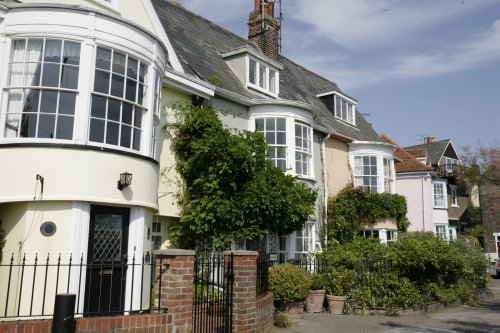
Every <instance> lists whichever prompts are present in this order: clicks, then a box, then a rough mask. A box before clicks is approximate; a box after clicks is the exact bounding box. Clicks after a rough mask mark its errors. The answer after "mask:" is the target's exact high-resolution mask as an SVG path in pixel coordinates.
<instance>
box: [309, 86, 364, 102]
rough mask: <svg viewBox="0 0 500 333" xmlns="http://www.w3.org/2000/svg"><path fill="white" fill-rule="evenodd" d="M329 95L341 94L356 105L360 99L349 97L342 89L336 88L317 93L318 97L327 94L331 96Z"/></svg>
mask: <svg viewBox="0 0 500 333" xmlns="http://www.w3.org/2000/svg"><path fill="white" fill-rule="evenodd" d="M329 95H339V96H340V97H342V98H344V99H346V100H348V101H349V102H351V103H353V104H354V105H357V104H358V101H357V100H355V99H354V98H352V97H349V96H347V95H346V94H343V93H341V92H340V91H336V90H332V91H327V92H324V93H321V94H317V95H316V97H318V98H320V97H325V96H329Z"/></svg>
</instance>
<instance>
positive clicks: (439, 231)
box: [434, 224, 449, 240]
mask: <svg viewBox="0 0 500 333" xmlns="http://www.w3.org/2000/svg"><path fill="white" fill-rule="evenodd" d="M434 233H435V234H436V236H438V237H439V238H441V239H443V240H448V237H449V231H448V225H447V224H434Z"/></svg>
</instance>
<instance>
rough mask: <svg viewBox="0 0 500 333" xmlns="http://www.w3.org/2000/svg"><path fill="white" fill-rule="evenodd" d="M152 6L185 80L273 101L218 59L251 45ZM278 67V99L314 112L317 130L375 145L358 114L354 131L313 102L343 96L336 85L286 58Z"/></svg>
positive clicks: (162, 5)
mask: <svg viewBox="0 0 500 333" xmlns="http://www.w3.org/2000/svg"><path fill="white" fill-rule="evenodd" d="M151 2H152V4H153V7H154V8H155V10H156V13H157V15H158V17H159V19H160V21H161V23H162V25H163V28H164V29H165V32H166V34H167V36H168V38H169V40H170V43H171V44H172V46H173V48H174V50H175V52H176V54H177V56H178V57H179V58H180V59H179V60H180V62H181V64H182V67H183V69H184V71H185V73H186V74H189V75H192V76H196V77H198V78H199V79H201V80H204V81H207V82H209V81H210V78H211V77H217V78H218V79H220V84H219V85H218V87H220V88H222V89H225V90H229V91H231V92H233V93H236V94H239V95H241V96H244V97H247V98H254V99H262V98H266V99H269V98H271V99H272V97H269V96H267V95H263V94H261V93H259V92H257V91H253V90H250V89H247V88H246V87H245V86H244V84H243V83H242V82H241V81H240V80H239V79H238V78H237V77H236V75H235V74H234V73H233V71H232V70H231V68H230V67H229V66H228V64H227V63H226V61H225V60H224V59H223V58H222V56H221V54H223V53H225V52H228V51H232V50H235V49H238V48H241V47H244V46H246V47H251V48H254V49H255V47H254V46H253V44H252V43H250V42H249V41H248V40H246V39H244V38H242V37H240V36H237V35H235V34H233V33H231V32H230V31H227V30H226V29H224V28H222V27H220V26H218V25H216V24H214V23H213V22H210V21H209V20H207V19H205V18H203V17H201V16H199V15H196V14H194V13H192V12H190V11H188V10H186V9H184V8H182V7H179V6H178V5H175V4H172V3H170V2H167V1H165V0H152V1H151ZM242 24H246V22H242ZM258 52H260V51H258ZM279 62H280V63H281V64H283V66H284V68H283V70H282V71H281V72H280V94H279V98H280V99H287V100H293V101H300V102H305V103H308V104H311V105H313V106H315V107H316V108H317V109H318V110H319V111H318V115H317V117H316V118H315V119H314V124H315V127H316V128H321V129H323V131H325V132H327V133H329V134H337V135H341V136H344V137H347V138H351V139H353V140H360V141H380V139H379V137H378V134H377V133H376V132H375V131H374V130H373V128H372V126H371V125H370V124H369V123H368V122H367V121H366V120H365V119H364V118H363V116H362V115H361V114H360V113H359V112H358V111H357V110H356V127H355V126H351V125H349V124H347V123H344V122H342V121H341V120H338V119H337V118H335V116H334V115H333V114H332V112H330V111H329V110H328V108H327V107H326V106H325V104H324V103H323V102H322V101H321V100H320V99H319V98H318V97H316V95H318V94H320V93H325V92H329V91H337V92H340V93H342V94H344V93H343V92H342V91H341V90H340V89H339V87H338V86H337V85H336V84H335V83H333V82H331V81H329V80H327V79H325V78H323V77H321V76H319V75H317V74H315V73H313V72H311V71H310V70H308V69H306V68H304V67H302V66H300V65H298V64H296V63H295V62H293V61H291V60H290V59H288V58H286V57H283V56H280V58H279ZM344 95H345V94H344Z"/></svg>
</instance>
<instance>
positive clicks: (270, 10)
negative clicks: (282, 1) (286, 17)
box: [267, 1, 274, 17]
mask: <svg viewBox="0 0 500 333" xmlns="http://www.w3.org/2000/svg"><path fill="white" fill-rule="evenodd" d="M267 13H268V14H269V15H271V16H272V17H274V1H269V3H268V4H267Z"/></svg>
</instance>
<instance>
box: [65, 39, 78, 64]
mask: <svg viewBox="0 0 500 333" xmlns="http://www.w3.org/2000/svg"><path fill="white" fill-rule="evenodd" d="M63 63H65V64H71V65H79V64H80V43H74V42H68V41H65V42H64V50H63Z"/></svg>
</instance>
